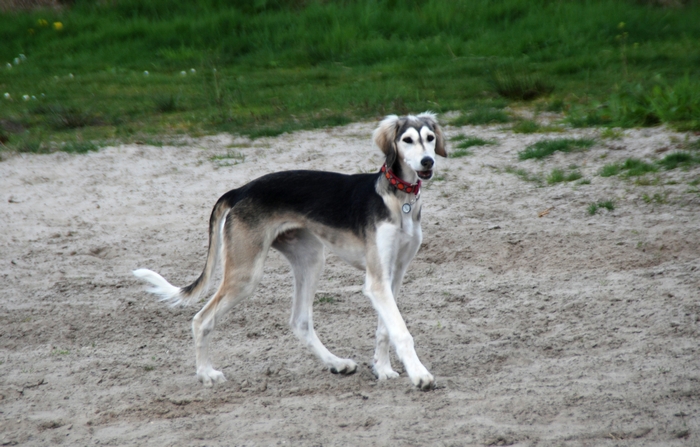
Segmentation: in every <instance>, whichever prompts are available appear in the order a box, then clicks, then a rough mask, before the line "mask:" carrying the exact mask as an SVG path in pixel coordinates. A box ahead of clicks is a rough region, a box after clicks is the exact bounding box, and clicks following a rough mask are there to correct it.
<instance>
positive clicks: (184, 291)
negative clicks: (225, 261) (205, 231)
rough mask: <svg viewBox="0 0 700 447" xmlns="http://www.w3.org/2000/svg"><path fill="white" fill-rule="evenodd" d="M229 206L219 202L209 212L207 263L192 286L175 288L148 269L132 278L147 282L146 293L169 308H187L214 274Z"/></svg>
mask: <svg viewBox="0 0 700 447" xmlns="http://www.w3.org/2000/svg"><path fill="white" fill-rule="evenodd" d="M230 209H231V206H230V205H228V203H227V202H226V201H225V200H221V199H220V200H219V201H218V202H217V203H216V205H215V206H214V209H213V210H212V212H211V217H210V218H209V250H208V252H207V261H206V263H205V264H204V270H203V271H202V274H201V275H199V278H197V279H196V280H195V281H194V282H193V283H192V284H190V285H188V286H185V287H176V286H174V285H172V284H170V283H169V282H168V281H167V280H166V279H165V278H163V277H162V276H160V275H159V274H158V273H156V272H154V271H152V270H148V269H137V270H134V271H133V274H134V276H136V277H137V278H140V279H142V280H144V281H146V282H149V283H150V284H151V286H152V287H150V288H149V289H147V290H148V292H151V293H154V294H156V295H158V296H159V297H160V301H166V302H167V303H168V304H170V305H171V306H173V307H174V306H178V305H180V306H187V305H189V304H191V303H193V302H195V301H197V299H198V298H199V296H200V295H201V294H202V292H203V291H205V290H207V289H208V286H209V281H210V280H211V277H212V275H213V273H214V269H215V268H216V266H217V264H218V263H219V256H220V252H221V244H222V241H221V237H222V233H223V226H224V223H225V221H226V219H225V217H226V215H227V213H228V211H229V210H230Z"/></svg>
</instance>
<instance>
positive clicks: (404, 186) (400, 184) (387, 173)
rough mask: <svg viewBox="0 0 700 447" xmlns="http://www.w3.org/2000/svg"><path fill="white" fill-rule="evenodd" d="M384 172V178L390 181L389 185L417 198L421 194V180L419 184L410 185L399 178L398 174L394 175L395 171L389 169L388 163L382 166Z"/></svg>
mask: <svg viewBox="0 0 700 447" xmlns="http://www.w3.org/2000/svg"><path fill="white" fill-rule="evenodd" d="M382 172H383V173H384V177H386V178H387V180H389V183H391V184H392V185H393V186H395V187H396V189H398V190H400V191H403V192H407V193H413V194H415V195H416V196H418V194H420V185H421V182H420V179H418V182H417V183H408V182H407V181H405V180H402V179H400V178H398V177H397V176H396V174H394V171H392V170H391V168H389V167H387V165H386V163H384V164H383V165H382Z"/></svg>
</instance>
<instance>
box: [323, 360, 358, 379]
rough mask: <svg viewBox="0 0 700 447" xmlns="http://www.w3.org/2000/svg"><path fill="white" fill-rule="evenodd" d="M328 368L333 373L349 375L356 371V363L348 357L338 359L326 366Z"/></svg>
mask: <svg viewBox="0 0 700 447" xmlns="http://www.w3.org/2000/svg"><path fill="white" fill-rule="evenodd" d="M328 370H329V371H330V372H332V373H333V374H342V375H344V376H349V375H350V374H355V372H356V371H357V363H355V362H353V361H352V360H350V359H339V360H338V361H337V362H335V363H334V364H333V365H330V366H329V367H328Z"/></svg>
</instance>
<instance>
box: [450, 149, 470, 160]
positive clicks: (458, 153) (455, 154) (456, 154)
mask: <svg viewBox="0 0 700 447" xmlns="http://www.w3.org/2000/svg"><path fill="white" fill-rule="evenodd" d="M470 155H474V153H473V152H472V151H470V150H469V149H456V150H454V151H451V152H450V158H461V157H468V156H470Z"/></svg>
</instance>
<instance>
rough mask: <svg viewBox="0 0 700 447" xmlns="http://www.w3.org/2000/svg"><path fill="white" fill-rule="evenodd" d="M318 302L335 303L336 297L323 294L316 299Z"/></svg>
mask: <svg viewBox="0 0 700 447" xmlns="http://www.w3.org/2000/svg"><path fill="white" fill-rule="evenodd" d="M316 302H317V303H318V304H334V303H335V302H336V300H335V298H333V297H332V296H330V295H321V296H320V297H318V299H317V300H316Z"/></svg>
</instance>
